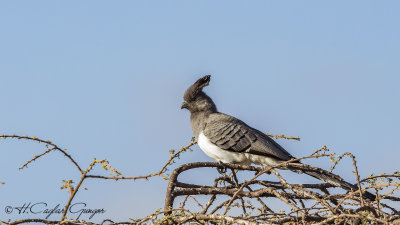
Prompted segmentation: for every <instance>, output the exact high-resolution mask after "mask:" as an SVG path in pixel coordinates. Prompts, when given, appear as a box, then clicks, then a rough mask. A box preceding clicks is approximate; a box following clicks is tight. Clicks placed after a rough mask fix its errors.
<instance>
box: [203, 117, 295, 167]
mask: <svg viewBox="0 0 400 225" xmlns="http://www.w3.org/2000/svg"><path fill="white" fill-rule="evenodd" d="M203 133H204V135H205V136H206V137H207V138H208V139H209V140H210V141H211V143H213V144H215V145H217V146H218V147H220V148H221V149H223V150H227V151H232V152H246V153H251V154H256V155H261V156H268V157H273V158H276V159H279V160H289V159H292V158H293V156H292V155H291V154H290V153H288V152H287V151H286V150H285V149H284V148H282V147H281V146H280V145H279V144H278V143H276V142H275V141H274V140H273V139H271V138H270V137H268V136H267V135H265V134H264V133H262V132H261V131H258V130H256V129H254V128H252V127H250V126H248V125H247V124H245V123H244V122H242V121H241V120H238V119H236V118H234V117H232V116H229V115H226V114H223V113H212V114H210V115H209V117H208V118H207V119H206V125H205V128H204V131H203Z"/></svg>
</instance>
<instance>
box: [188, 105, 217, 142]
mask: <svg viewBox="0 0 400 225" xmlns="http://www.w3.org/2000/svg"><path fill="white" fill-rule="evenodd" d="M211 113H213V112H212V111H200V112H192V113H190V123H191V125H192V130H193V134H194V136H195V137H196V140H197V139H198V138H199V135H200V131H201V130H203V128H204V126H205V125H206V124H205V121H206V119H207V117H208V116H209V115H210V114H211Z"/></svg>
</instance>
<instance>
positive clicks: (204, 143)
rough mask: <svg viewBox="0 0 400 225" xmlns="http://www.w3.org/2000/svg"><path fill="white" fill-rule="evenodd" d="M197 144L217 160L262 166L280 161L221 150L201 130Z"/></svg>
mask: <svg viewBox="0 0 400 225" xmlns="http://www.w3.org/2000/svg"><path fill="white" fill-rule="evenodd" d="M198 144H199V146H200V148H201V150H203V152H204V153H206V155H208V156H209V157H211V158H213V159H214V160H216V161H218V162H223V163H236V164H245V165H250V164H251V163H254V164H258V165H263V166H272V165H276V164H278V163H280V161H278V160H276V159H273V158H270V157H265V156H260V155H254V154H249V153H244V152H243V153H242V152H240V153H237V152H231V151H227V150H223V149H221V148H219V147H218V146H216V145H215V144H213V143H211V142H210V140H209V139H208V138H207V137H206V136H205V135H204V134H203V132H201V133H200V135H199V140H198Z"/></svg>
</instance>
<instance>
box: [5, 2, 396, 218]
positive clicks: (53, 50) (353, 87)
mask: <svg viewBox="0 0 400 225" xmlns="http://www.w3.org/2000/svg"><path fill="white" fill-rule="evenodd" d="M399 7H400V4H399V2H398V1H113V2H111V1H2V2H1V3H0V78H1V79H0V96H1V110H0V124H1V131H0V133H4V134H11V133H15V134H20V135H30V136H37V137H41V138H43V139H50V140H52V141H53V142H55V143H56V144H58V145H60V146H62V147H65V148H68V152H69V153H70V154H71V155H72V156H73V157H75V158H76V159H77V161H78V163H80V164H81V165H82V166H83V167H86V165H88V164H89V162H90V161H91V160H92V159H93V158H94V157H96V158H98V159H104V158H106V159H108V160H109V161H110V163H111V165H113V166H114V167H115V168H117V169H119V170H120V171H122V173H123V175H126V176H136V175H144V174H147V173H151V172H154V171H156V170H158V169H159V168H160V167H161V166H162V165H163V164H164V162H165V161H166V159H167V158H168V154H169V153H168V151H169V150H170V149H172V148H175V149H178V148H179V147H181V146H182V145H186V144H187V143H189V140H190V138H191V137H192V133H191V129H190V124H189V113H188V112H187V111H182V110H180V104H181V102H182V95H183V93H184V91H185V89H186V88H187V87H188V86H189V85H190V84H191V83H192V82H193V81H195V80H196V79H197V78H199V77H200V76H202V75H205V74H212V81H211V84H210V86H209V87H207V89H206V92H207V93H208V94H209V95H210V96H211V97H212V98H213V99H214V100H215V102H216V104H217V106H218V108H219V110H220V111H221V112H225V113H228V114H231V115H234V116H237V117H239V118H240V119H242V120H243V121H245V122H247V123H248V124H249V125H251V126H253V127H256V128H258V129H259V130H262V131H266V132H269V133H276V134H281V133H284V134H287V135H293V136H300V137H301V138H302V141H301V142H293V141H285V140H279V143H281V144H282V145H283V146H284V147H285V148H287V150H288V151H289V152H291V153H292V154H293V155H295V156H305V155H308V154H310V153H312V152H313V151H314V150H316V149H318V148H320V147H321V146H323V145H327V146H328V147H329V148H330V149H331V150H333V151H335V152H338V153H344V152H347V151H349V152H352V153H354V154H355V155H356V156H357V160H358V165H359V170H360V173H361V175H362V176H367V175H369V174H370V173H371V172H374V173H381V172H392V171H394V170H398V169H399V163H398V159H399V157H400V151H399V149H400V143H399V141H398V140H399V133H400V128H399V127H400V119H399V115H400V106H399V97H400V91H399V84H400V73H399V72H400V68H399V59H400V42H399V40H400V29H399V28H398V26H399V21H400V15H399V13H398V12H399ZM43 150H44V146H40V145H38V144H36V143H31V142H27V141H8V140H7V141H4V140H1V141H0V151H1V159H2V160H1V163H0V171H2V172H1V173H0V180H2V181H4V182H6V184H5V185H1V186H0V196H2V197H1V201H0V219H3V220H4V219H8V218H12V219H17V218H23V216H21V215H17V214H16V213H13V214H10V215H6V214H5V213H4V207H6V206H7V205H10V206H19V205H22V204H23V203H24V202H40V201H43V202H47V203H48V204H49V206H51V207H53V206H55V205H56V204H65V200H66V199H67V193H66V191H65V190H59V187H60V186H61V180H62V179H74V180H77V179H78V178H79V174H78V173H77V172H76V171H75V170H74V168H73V167H72V165H71V164H70V163H69V162H68V161H67V160H66V159H65V158H64V157H62V156H61V155H59V154H57V153H53V154H51V155H48V156H47V158H42V159H40V160H38V161H37V162H35V163H34V164H32V165H31V166H30V167H29V168H28V169H25V170H23V171H19V170H18V167H19V166H20V165H22V164H23V163H24V162H25V161H26V160H28V159H30V158H31V157H32V156H33V155H34V154H38V153H40V152H41V151H43ZM194 150H195V151H194V152H191V153H188V154H186V155H184V156H183V157H182V160H181V161H179V162H178V165H179V164H181V163H185V162H194V161H211V159H209V158H208V157H207V156H206V155H205V154H204V153H203V152H201V151H200V150H199V148H198V147H197V146H196V147H195V148H194ZM344 162H345V165H343V166H342V167H341V168H339V170H338V173H341V175H342V176H343V177H345V178H346V179H348V180H352V181H354V177H353V176H352V174H351V173H348V171H349V170H350V168H351V162H350V161H349V160H345V161H344ZM312 164H313V165H316V166H320V167H323V168H328V167H329V165H328V163H327V161H313V162H312ZM96 172H98V173H101V172H102V171H101V170H96ZM104 174H107V173H104ZM207 175H208V173H205V174H204V176H207ZM200 176H202V175H199V176H198V177H200ZM198 177H196V176H193V177H191V178H190V180H189V181H191V182H196V181H198V180H197V179H200V178H198ZM84 186H86V187H87V188H88V190H87V191H81V192H80V193H79V194H78V195H77V198H76V200H77V201H83V202H86V203H87V204H88V207H90V208H105V209H106V210H107V213H106V214H103V215H101V216H97V217H96V220H101V219H103V218H112V219H115V220H127V219H128V218H130V217H131V218H137V217H143V216H145V215H147V214H149V213H151V212H153V211H154V210H156V209H158V208H161V207H163V201H164V193H165V189H166V186H167V183H166V182H165V181H163V180H162V179H159V178H154V179H151V180H150V181H143V180H140V181H136V182H131V181H122V182H113V181H95V180H91V181H88V182H87V183H85V184H84ZM27 216H28V217H32V216H31V215H27ZM38 217H39V218H43V216H38ZM58 218H59V216H53V217H50V219H58ZM84 219H87V217H84Z"/></svg>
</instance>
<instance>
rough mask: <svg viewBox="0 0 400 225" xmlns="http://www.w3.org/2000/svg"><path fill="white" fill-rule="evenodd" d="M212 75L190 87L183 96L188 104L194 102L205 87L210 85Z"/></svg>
mask: <svg viewBox="0 0 400 225" xmlns="http://www.w3.org/2000/svg"><path fill="white" fill-rule="evenodd" d="M210 79H211V75H206V76H204V77H202V78H200V79H198V80H197V81H196V82H194V84H192V86H190V87H189V88H188V89H187V90H186V92H185V95H184V96H183V99H184V100H185V101H186V102H191V101H193V100H194V99H195V98H196V96H197V95H198V94H199V93H200V92H201V91H202V90H203V88H204V87H205V86H207V85H208V84H209V83H210Z"/></svg>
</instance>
